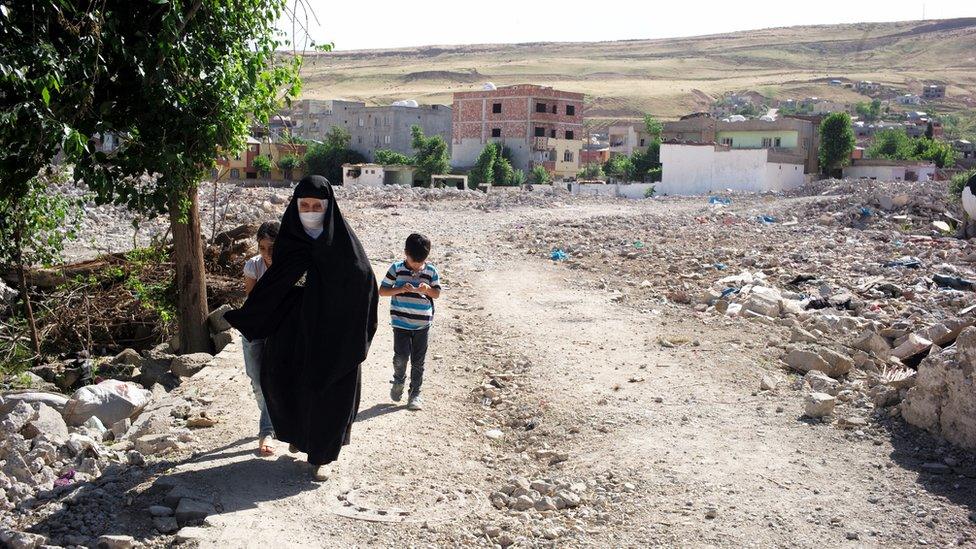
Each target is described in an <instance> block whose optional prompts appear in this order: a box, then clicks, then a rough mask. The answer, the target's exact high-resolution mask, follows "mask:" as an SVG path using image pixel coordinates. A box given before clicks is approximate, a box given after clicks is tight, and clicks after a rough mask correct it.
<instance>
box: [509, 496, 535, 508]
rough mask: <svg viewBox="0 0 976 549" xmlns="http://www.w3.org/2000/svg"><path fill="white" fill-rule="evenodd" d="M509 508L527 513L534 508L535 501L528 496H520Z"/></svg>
mask: <svg viewBox="0 0 976 549" xmlns="http://www.w3.org/2000/svg"><path fill="white" fill-rule="evenodd" d="M510 507H511V508H512V509H515V510H516V511H528V510H529V509H532V508H533V507H535V501H533V500H532V498H531V497H529V496H528V495H521V496H518V497H516V498H515V501H513V502H512V503H511V505H510Z"/></svg>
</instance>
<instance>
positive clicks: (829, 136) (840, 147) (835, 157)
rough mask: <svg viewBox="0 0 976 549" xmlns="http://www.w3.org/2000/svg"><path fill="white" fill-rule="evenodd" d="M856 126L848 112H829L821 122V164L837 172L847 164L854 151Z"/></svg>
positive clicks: (827, 169) (828, 169) (826, 168)
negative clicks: (854, 126) (852, 123)
mask: <svg viewBox="0 0 976 549" xmlns="http://www.w3.org/2000/svg"><path fill="white" fill-rule="evenodd" d="M855 143H856V141H855V140H854V128H853V127H852V126H851V116H850V115H849V114H847V113H846V112H835V113H831V114H828V115H827V116H826V117H825V118H824V119H823V121H822V122H821V123H820V165H821V166H823V167H824V170H826V171H827V172H828V173H829V172H835V171H836V170H838V169H840V168H842V167H844V166H845V165H847V163H848V162H850V160H851V153H853V152H854V145H855Z"/></svg>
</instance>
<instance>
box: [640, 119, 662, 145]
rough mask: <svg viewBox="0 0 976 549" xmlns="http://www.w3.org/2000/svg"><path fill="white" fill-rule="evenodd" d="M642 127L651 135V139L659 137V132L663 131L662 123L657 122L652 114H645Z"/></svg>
mask: <svg viewBox="0 0 976 549" xmlns="http://www.w3.org/2000/svg"><path fill="white" fill-rule="evenodd" d="M644 129H645V130H646V131H647V133H648V135H650V136H651V140H655V139H660V138H661V133H663V132H664V124H662V123H660V122H658V120H657V119H656V118H654V117H653V116H651V115H649V114H645V115H644Z"/></svg>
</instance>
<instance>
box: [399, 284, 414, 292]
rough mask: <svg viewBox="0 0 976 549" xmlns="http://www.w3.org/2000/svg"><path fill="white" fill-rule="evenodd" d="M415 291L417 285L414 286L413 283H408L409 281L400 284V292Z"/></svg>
mask: <svg viewBox="0 0 976 549" xmlns="http://www.w3.org/2000/svg"><path fill="white" fill-rule="evenodd" d="M416 292H417V287H416V286H414V285H413V284H410V283H409V282H408V283H406V284H404V285H403V286H400V293H401V294H405V293H416Z"/></svg>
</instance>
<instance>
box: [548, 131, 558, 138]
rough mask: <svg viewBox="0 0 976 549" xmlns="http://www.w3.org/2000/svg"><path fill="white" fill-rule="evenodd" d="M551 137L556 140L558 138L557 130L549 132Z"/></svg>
mask: <svg viewBox="0 0 976 549" xmlns="http://www.w3.org/2000/svg"><path fill="white" fill-rule="evenodd" d="M549 137H551V138H553V139H555V138H556V130H549Z"/></svg>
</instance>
